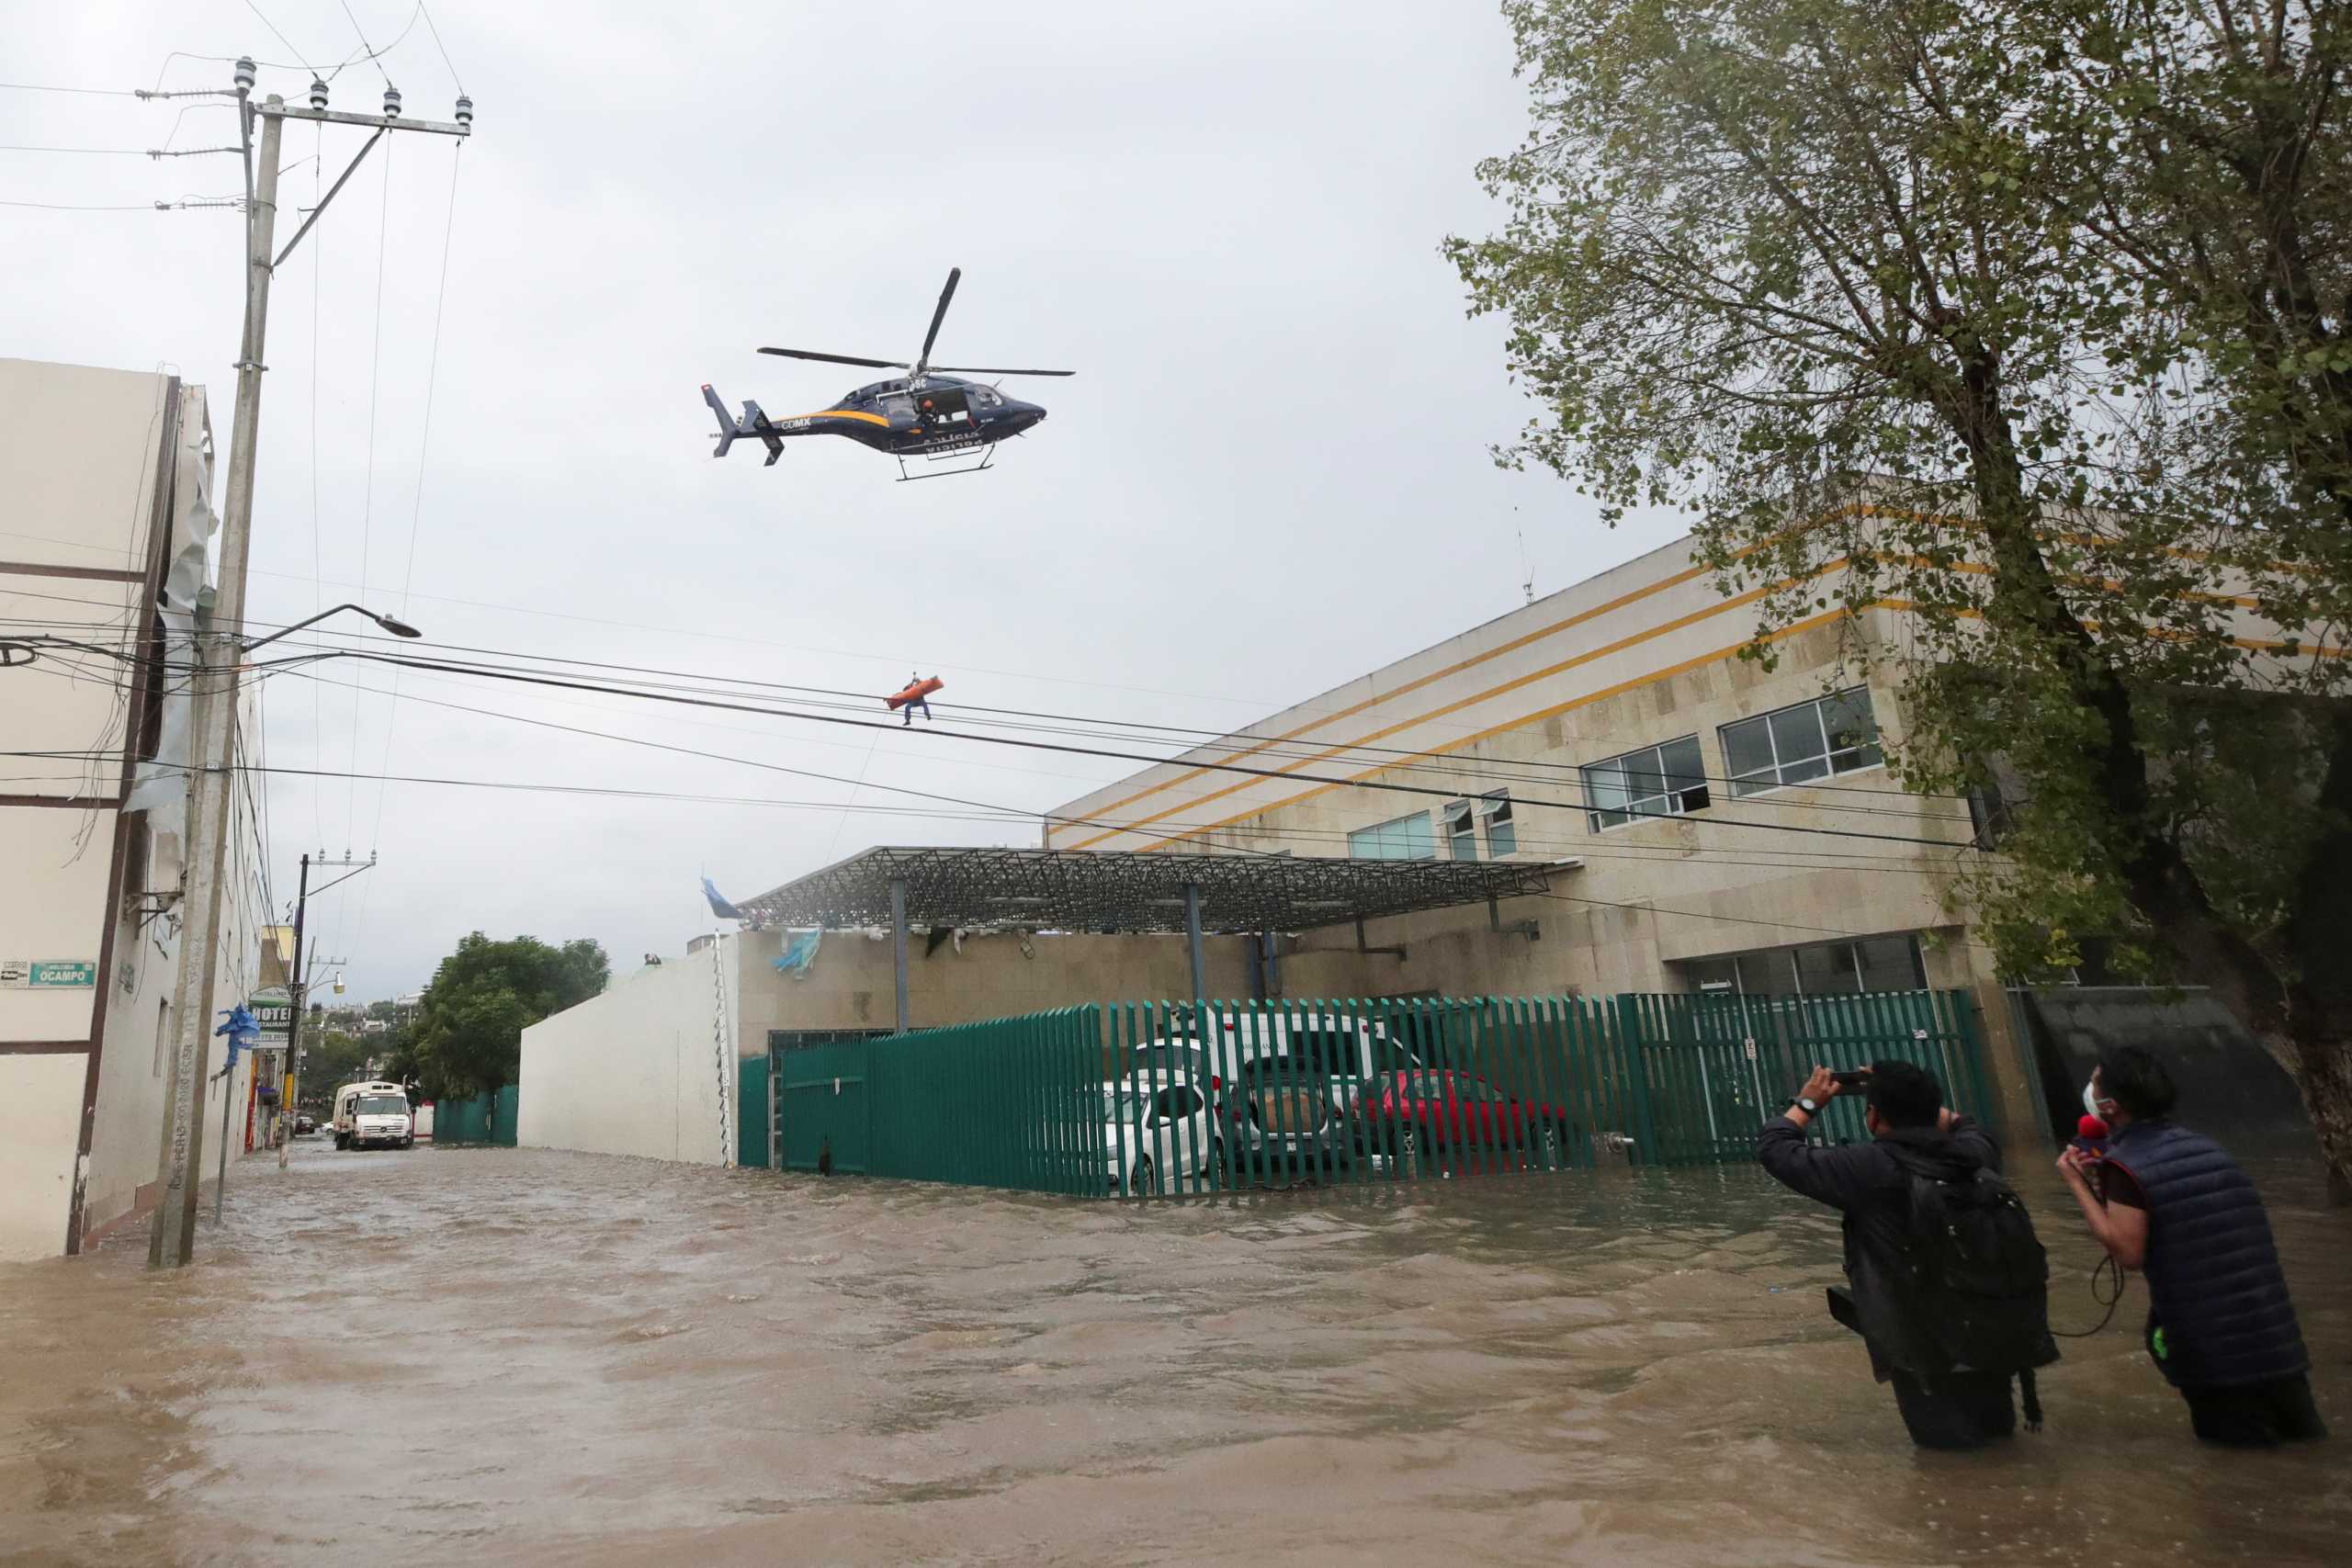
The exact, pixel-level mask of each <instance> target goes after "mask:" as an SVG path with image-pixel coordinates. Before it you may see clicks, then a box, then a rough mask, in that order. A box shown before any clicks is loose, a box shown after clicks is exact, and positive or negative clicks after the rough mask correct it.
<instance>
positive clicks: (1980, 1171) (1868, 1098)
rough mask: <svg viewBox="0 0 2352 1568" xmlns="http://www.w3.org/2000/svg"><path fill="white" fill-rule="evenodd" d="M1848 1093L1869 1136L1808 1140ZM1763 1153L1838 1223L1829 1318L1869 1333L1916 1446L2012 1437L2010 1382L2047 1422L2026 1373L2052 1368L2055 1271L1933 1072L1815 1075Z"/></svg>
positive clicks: (1889, 1068) (2037, 1419)
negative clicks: (1841, 1280)
mask: <svg viewBox="0 0 2352 1568" xmlns="http://www.w3.org/2000/svg"><path fill="white" fill-rule="evenodd" d="M1852 1088H1859V1089H1860V1092H1861V1094H1862V1096H1863V1100H1864V1102H1865V1106H1866V1109H1865V1111H1863V1116H1862V1124H1863V1125H1864V1126H1865V1127H1866V1128H1868V1129H1869V1131H1870V1134H1871V1141H1870V1142H1869V1143H1867V1144H1858V1145H1850V1146H1848V1147H1842V1148H1827V1147H1820V1146H1816V1145H1812V1144H1808V1143H1807V1142H1806V1141H1805V1130H1806V1128H1807V1127H1808V1126H1810V1125H1811V1124H1812V1122H1813V1120H1814V1118H1815V1117H1816V1116H1818V1115H1820V1114H1821V1112H1822V1111H1824V1110H1825V1109H1826V1108H1827V1106H1828V1104H1829V1102H1830V1101H1831V1100H1834V1099H1836V1098H1837V1097H1838V1095H1839V1094H1840V1093H1842V1092H1847V1091H1848V1090H1849V1089H1852ZM1756 1157H1757V1159H1758V1162H1759V1163H1760V1164H1761V1165H1762V1166H1763V1167H1764V1168H1765V1169H1766V1170H1767V1171H1770V1173H1771V1175H1772V1178H1773V1179H1774V1180H1776V1181H1778V1182H1780V1183H1781V1185H1782V1186H1783V1187H1787V1188H1789V1189H1790V1190H1793V1191H1796V1192H1799V1193H1802V1194H1804V1196H1805V1197H1807V1198H1811V1199H1813V1200H1814V1201H1816V1202H1820V1203H1826V1204H1827V1205H1829V1206H1830V1207H1831V1208H1833V1209H1836V1210H1838V1212H1839V1213H1841V1214H1843V1215H1844V1216H1845V1221H1844V1231H1845V1238H1846V1278H1847V1280H1848V1281H1849V1284H1850V1286H1851V1289H1850V1292H1838V1291H1834V1290H1833V1291H1832V1292H1830V1310H1831V1313H1832V1314H1833V1315H1835V1316H1836V1317H1837V1318H1838V1321H1839V1322H1841V1323H1844V1324H1845V1325H1846V1326H1848V1327H1849V1328H1851V1329H1853V1330H1854V1331H1855V1332H1856V1333H1858V1334H1860V1336H1861V1337H1862V1342H1863V1343H1864V1344H1865V1345H1867V1346H1868V1347H1869V1348H1870V1353H1871V1372H1872V1374H1873V1375H1875V1376H1876V1377H1877V1379H1878V1381H1879V1382H1892V1383H1893V1384H1894V1404H1895V1408H1896V1409H1897V1410H1899V1411H1901V1412H1902V1415H1903V1424H1904V1426H1905V1427H1907V1428H1909V1430H1910V1433H1911V1440H1912V1441H1913V1442H1915V1443H1917V1444H1918V1445H1919V1446H1920V1447H1921V1448H1928V1449H1970V1448H1977V1447H1980V1446H1982V1445H1983V1444H1985V1443H1989V1442H1993V1441H1995V1440H1996V1439H1999V1438H2006V1437H2007V1436H2008V1435H2009V1434H2010V1433H2012V1432H2013V1431H2015V1430H2016V1429H2017V1407H2016V1405H2015V1404H2014V1403H2013V1402H2012V1400H2011V1398H2010V1393H2009V1382H2010V1379H2011V1378H2012V1377H2017V1378H2020V1379H2021V1380H2022V1382H2023V1386H2024V1389H2025V1401H2026V1422H2027V1425H2028V1426H2029V1427H2036V1426H2039V1425H2040V1424H2041V1406H2040V1404H2039V1403H2038V1402H2037V1401H2036V1399H2035V1397H2034V1386H2033V1369H2035V1368H2036V1367H2041V1366H2047V1365H2048V1364H2049V1363H2051V1362H2052V1361H2054V1360H2056V1359H2058V1346H2057V1342H2056V1341H2055V1340H2053V1339H2052V1338H2051V1337H2050V1322H2049V1313H2048V1307H2049V1280H2050V1271H2049V1266H2048V1262H2047V1260H2046V1259H2045V1258H2044V1257H2043V1255H2042V1250H2041V1242H2040V1241H2039V1240H2037V1239H2036V1238H2035V1236H2034V1234H2033V1223H2032V1221H2031V1220H2030V1218H2028V1216H2027V1215H2026V1213H2025V1206H2024V1205H2023V1204H2022V1203H2020V1202H2018V1198H2017V1195H2016V1194H2015V1193H2013V1192H2011V1191H2010V1190H2009V1189H2008V1186H2007V1183H2006V1182H2004V1181H2002V1179H2001V1177H2000V1156H1999V1154H1998V1152H1997V1151H1996V1149H1995V1148H1994V1146H1993V1142H1992V1140H1991V1139H1990V1138H1988V1137H1987V1136H1985V1133H1984V1130H1983V1129H1982V1128H1980V1127H1978V1126H1977V1125H1976V1123H1975V1122H1973V1121H1971V1120H1970V1119H1969V1118H1967V1117H1965V1116H1962V1115H1961V1114H1960V1113H1959V1112H1957V1111H1952V1110H1951V1109H1950V1108H1949V1107H1947V1106H1946V1105H1944V1103H1943V1091H1942V1089H1941V1088H1940V1087H1939V1086H1938V1084H1937V1082H1936V1080H1935V1079H1934V1077H1931V1076H1929V1074H1928V1072H1927V1071H1926V1070H1925V1069H1923V1068H1920V1067H1917V1066H1913V1065H1912V1064H1911V1063H1909V1062H1902V1061H1882V1062H1874V1063H1872V1064H1871V1067H1870V1069H1869V1071H1868V1072H1867V1073H1859V1072H1855V1073H1836V1072H1832V1071H1831V1070H1830V1069H1829V1068H1827V1067H1815V1068H1814V1070H1813V1076H1812V1077H1809V1078H1807V1079H1806V1080H1805V1083H1804V1089H1803V1090H1802V1091H1801V1092H1800V1093H1799V1095H1798V1097H1797V1100H1796V1102H1795V1103H1794V1104H1793V1105H1792V1106H1791V1107H1790V1108H1789V1110H1788V1111H1787V1112H1786V1113H1785V1114H1783V1115H1781V1116H1780V1117H1777V1118H1775V1119H1774V1120H1772V1121H1770V1122H1766V1123H1765V1124H1764V1128H1763V1131H1762V1132H1760V1133H1758V1134H1757V1138H1756Z"/></svg>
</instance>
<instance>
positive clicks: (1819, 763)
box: [1781, 757, 1829, 784]
mask: <svg viewBox="0 0 2352 1568" xmlns="http://www.w3.org/2000/svg"><path fill="white" fill-rule="evenodd" d="M1828 773H1829V759H1828V758H1826V757H1806V758H1804V759H1802V760H1800V761H1794V762H1786V761H1784V762H1782V763H1781V783H1782V784H1803V783H1804V781H1805V780H1807V779H1817V778H1823V777H1826V775H1827V774H1828Z"/></svg>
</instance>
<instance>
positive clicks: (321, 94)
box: [311, 76, 327, 109]
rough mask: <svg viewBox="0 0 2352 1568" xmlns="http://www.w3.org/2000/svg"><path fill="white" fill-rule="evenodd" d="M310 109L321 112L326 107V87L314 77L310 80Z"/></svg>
mask: <svg viewBox="0 0 2352 1568" xmlns="http://www.w3.org/2000/svg"><path fill="white" fill-rule="evenodd" d="M311 107H312V108H314V109H324V108H325V107H327V85H326V84H325V83H324V82H322V81H320V80H319V79H318V78H317V77H316V76H313V77H311Z"/></svg>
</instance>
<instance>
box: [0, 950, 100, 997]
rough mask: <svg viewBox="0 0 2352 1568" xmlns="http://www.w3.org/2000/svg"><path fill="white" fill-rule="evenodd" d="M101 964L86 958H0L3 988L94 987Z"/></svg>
mask: <svg viewBox="0 0 2352 1568" xmlns="http://www.w3.org/2000/svg"><path fill="white" fill-rule="evenodd" d="M97 985H98V965H97V963H96V960H94V959H84V958H0V991H93V990H96V989H97Z"/></svg>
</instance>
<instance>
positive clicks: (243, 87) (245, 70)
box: [237, 55, 254, 93]
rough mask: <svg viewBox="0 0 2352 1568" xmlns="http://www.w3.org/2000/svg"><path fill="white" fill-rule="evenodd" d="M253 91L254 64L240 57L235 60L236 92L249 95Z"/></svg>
mask: <svg viewBox="0 0 2352 1568" xmlns="http://www.w3.org/2000/svg"><path fill="white" fill-rule="evenodd" d="M253 90H254V62H252V61H251V60H249V59H247V58H245V57H243V56H242V55H241V56H239V57H238V60H237V91H239V92H240V93H250V92H252V91H253Z"/></svg>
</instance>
